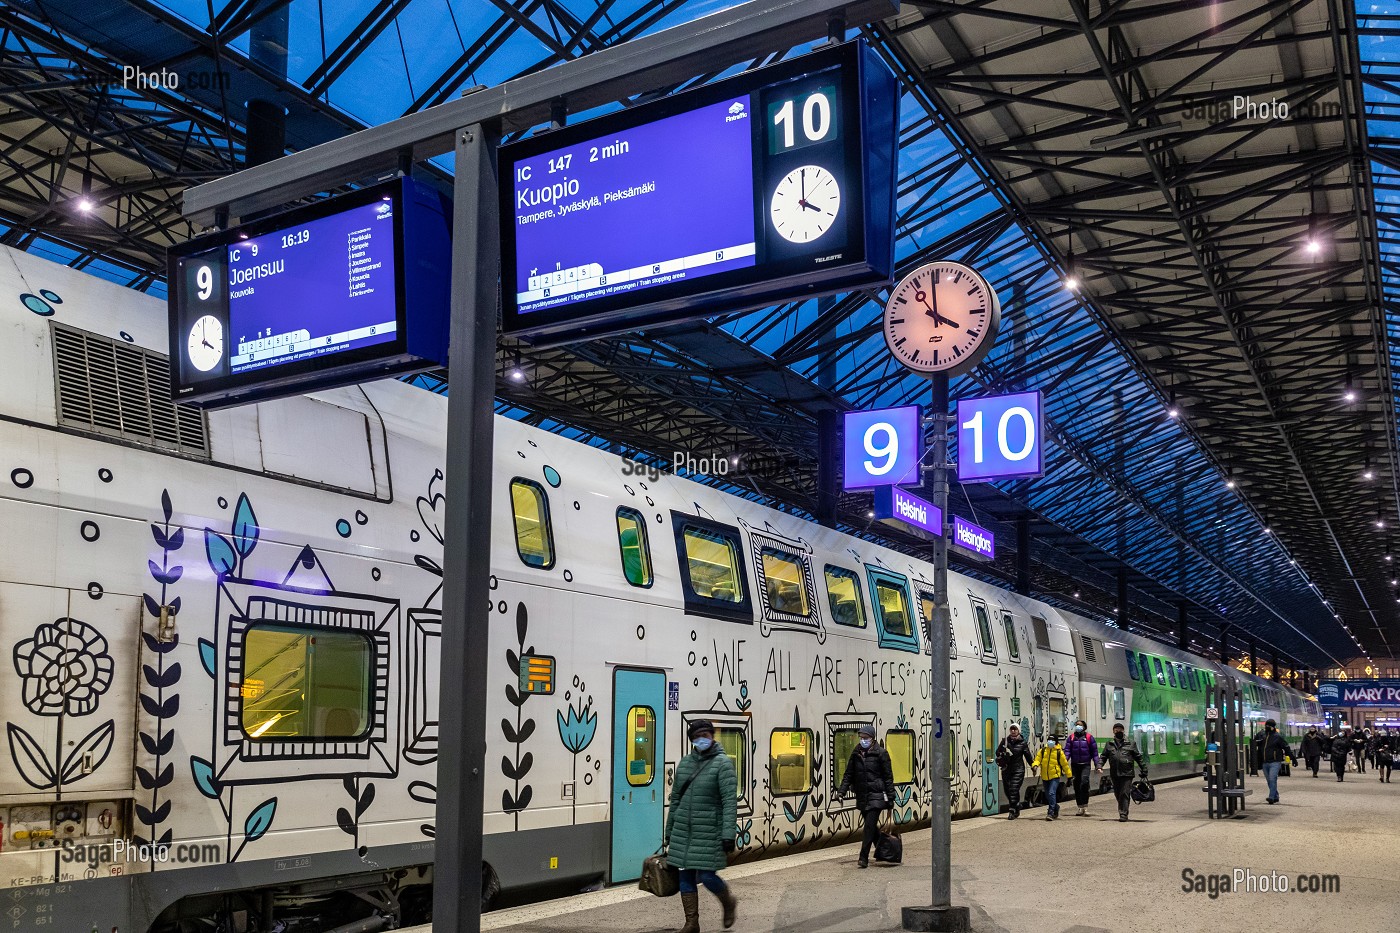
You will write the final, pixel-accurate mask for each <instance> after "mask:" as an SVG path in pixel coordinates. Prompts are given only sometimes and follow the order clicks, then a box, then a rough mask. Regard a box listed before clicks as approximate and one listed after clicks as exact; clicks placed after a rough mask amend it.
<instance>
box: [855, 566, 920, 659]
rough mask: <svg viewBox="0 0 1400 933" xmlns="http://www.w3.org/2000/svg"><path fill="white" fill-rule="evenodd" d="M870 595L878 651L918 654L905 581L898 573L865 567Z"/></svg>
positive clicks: (917, 644) (917, 643)
mask: <svg viewBox="0 0 1400 933" xmlns="http://www.w3.org/2000/svg"><path fill="white" fill-rule="evenodd" d="M866 572H867V573H868V574H869V575H870V587H871V592H872V593H873V594H874V597H875V598H874V600H873V602H874V607H875V623H876V625H877V626H878V632H879V641H880V647H881V648H899V649H901V650H904V651H918V650H919V637H918V635H916V634H915V633H914V622H913V619H912V618H911V617H910V609H911V608H912V607H911V606H910V605H909V587H908V582H907V581H906V580H905V579H904V577H901V576H900V575H899V574H896V573H890V572H889V571H888V570H881V569H878V568H875V567H869V566H867V567H866Z"/></svg>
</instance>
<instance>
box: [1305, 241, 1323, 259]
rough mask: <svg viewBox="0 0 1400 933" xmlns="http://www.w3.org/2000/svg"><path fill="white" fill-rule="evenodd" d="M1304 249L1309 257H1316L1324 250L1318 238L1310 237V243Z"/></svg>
mask: <svg viewBox="0 0 1400 933" xmlns="http://www.w3.org/2000/svg"><path fill="white" fill-rule="evenodd" d="M1303 248H1304V249H1306V250H1307V251H1308V255H1309V256H1316V255H1317V254H1318V251H1319V250H1321V249H1322V244H1321V243H1319V242H1318V240H1317V237H1308V242H1307V244H1306V245H1305V246H1304V247H1303Z"/></svg>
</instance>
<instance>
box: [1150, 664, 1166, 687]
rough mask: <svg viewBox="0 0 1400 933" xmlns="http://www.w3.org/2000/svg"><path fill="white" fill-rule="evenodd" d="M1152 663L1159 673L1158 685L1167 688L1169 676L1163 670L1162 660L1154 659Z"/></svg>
mask: <svg viewBox="0 0 1400 933" xmlns="http://www.w3.org/2000/svg"><path fill="white" fill-rule="evenodd" d="M1152 663H1153V664H1154V665H1155V669H1156V671H1157V683H1158V684H1159V685H1160V686H1163V687H1165V686H1166V685H1167V675H1166V672H1165V671H1163V670H1162V659H1161V658H1153V659H1152Z"/></svg>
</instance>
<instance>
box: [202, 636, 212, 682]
mask: <svg viewBox="0 0 1400 933" xmlns="http://www.w3.org/2000/svg"><path fill="white" fill-rule="evenodd" d="M214 657H215V655H214V643H213V642H212V641H210V640H209V639H207V638H201V639H200V640H199V660H200V662H201V663H202V664H203V665H204V671H205V673H207V674H208V675H209V676H210V677H214V676H215V674H214Z"/></svg>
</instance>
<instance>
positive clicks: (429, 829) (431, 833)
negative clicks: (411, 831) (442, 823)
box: [418, 823, 437, 839]
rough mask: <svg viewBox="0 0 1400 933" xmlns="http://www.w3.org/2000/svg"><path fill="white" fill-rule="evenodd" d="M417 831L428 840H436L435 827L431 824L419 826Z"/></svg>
mask: <svg viewBox="0 0 1400 933" xmlns="http://www.w3.org/2000/svg"><path fill="white" fill-rule="evenodd" d="M418 831H419V832H420V833H422V834H423V835H425V836H427V837H428V838H429V839H436V838H437V827H435V826H433V824H432V823H421V824H419V826H418Z"/></svg>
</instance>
